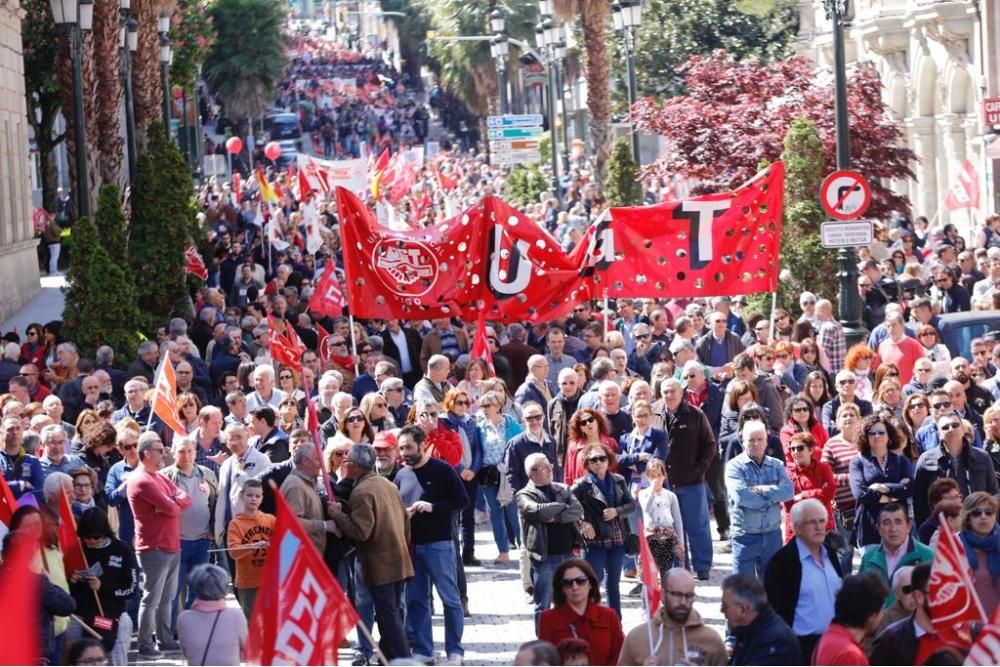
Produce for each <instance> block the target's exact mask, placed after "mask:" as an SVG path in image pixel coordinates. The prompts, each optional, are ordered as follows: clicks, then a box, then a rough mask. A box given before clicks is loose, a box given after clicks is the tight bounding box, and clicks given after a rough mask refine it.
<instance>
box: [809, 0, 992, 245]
mask: <svg viewBox="0 0 1000 667" xmlns="http://www.w3.org/2000/svg"><path fill="white" fill-rule="evenodd" d="M825 4H826V3H825V2H824V1H823V0H802V2H801V4H800V6H799V7H800V33H799V37H800V41H799V47H800V51H801V52H802V53H803V54H804V55H807V56H808V57H810V58H812V59H813V60H814V61H815V62H816V63H817V64H818V65H819V66H820V67H823V68H832V65H833V48H832V23H831V21H830V20H829V19H828V18H827V17H826V11H825V8H824V5H825ZM997 4H998V0H984V1H983V2H981V3H980V2H975V1H969V0H944V1H938V0H850V2H849V5H850V7H849V23H848V24H847V26H846V27H845V31H844V33H845V35H844V36H845V41H846V49H845V52H846V58H847V66H848V69H850V68H851V67H852V66H853V65H855V64H858V63H873V64H874V65H875V67H876V68H877V69H878V72H879V74H880V76H881V79H882V83H883V96H884V99H885V101H886V103H887V105H888V107H889V109H890V113H891V114H892V116H893V118H894V119H895V120H896V121H897V122H898V123H899V124H900V125H901V127H902V130H903V133H904V137H905V142H906V145H908V146H909V147H910V148H911V149H913V151H914V152H916V154H917V156H918V157H919V160H920V161H919V162H918V163H917V165H916V166H915V168H914V171H915V172H916V175H917V178H916V180H915V181H913V180H908V181H898V182H893V183H892V184H891V187H892V189H893V190H895V191H896V192H899V193H901V194H906V195H908V196H909V198H910V202H911V203H912V214H913V216H914V217H915V216H918V215H924V216H927V218H928V219H930V220H932V221H934V224H935V225H937V224H945V223H954V224H956V225H957V226H958V227H959V229H961V230H963V232H965V233H968V232H969V231H971V230H973V229H974V228H975V227H976V226H977V225H978V223H981V221H982V220H983V218H984V216H985V215H986V214H989V213H992V212H993V211H995V210H997V206H996V203H995V193H996V192H997V191H998V190H1000V188H997V187H996V186H995V184H994V182H993V180H994V178H995V176H996V173H995V172H996V170H995V169H994V168H993V165H994V159H993V158H992V157H990V156H989V155H988V153H989V152H990V150H991V147H992V143H991V142H990V141H989V139H991V138H992V136H991V135H990V134H989V130H990V128H986V127H984V126H983V119H982V114H981V110H980V107H981V102H982V100H983V99H984V97H988V96H989V95H990V94H991V93H993V92H994V89H995V88H996V69H995V66H994V68H992V69H991V68H990V67H989V61H990V59H991V56H992V60H993V62H994V63H995V62H996V60H997V59H996V57H995V56H996V48H997V42H996V39H995V34H996V30H997V29H998V28H997V26H996V25H993V26H992V27H990V26H988V22H989V20H990V17H992V21H993V23H994V24H995V23H996V20H997V9H996V5H997ZM997 144H998V145H997V146H996V148H1000V142H997ZM996 148H994V149H993V150H995V149H996ZM998 157H1000V153H998ZM966 160H969V161H970V162H972V164H973V165H974V166H975V168H976V172H977V174H978V178H979V189H980V193H981V195H980V207H979V209H978V210H973V211H969V210H958V211H949V210H948V208H947V207H946V206H945V205H944V196H945V194H946V193H947V191H948V188H949V187H950V186H951V185H952V184H953V183H954V182H955V178H956V176H957V175H958V173H959V170H960V169H961V168H962V165H963V163H964V162H965V161H966Z"/></svg>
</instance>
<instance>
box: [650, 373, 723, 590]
mask: <svg viewBox="0 0 1000 667" xmlns="http://www.w3.org/2000/svg"><path fill="white" fill-rule="evenodd" d="M661 386H662V391H663V407H664V410H665V424H664V426H665V429H664V430H666V432H667V471H668V472H667V476H668V478H669V481H670V486H671V488H672V489H673V491H674V493H676V494H677V499H678V500H679V501H680V506H681V515H682V517H683V519H684V532H685V533H686V534H687V538H688V541H689V543H690V546H691V563H692V565H693V566H694V570H695V572H696V573H697V575H698V579H700V580H701V581H707V580H708V574H709V571H710V570H711V569H712V535H711V533H710V531H709V522H708V493H707V492H706V490H705V474H706V473H707V472H708V469H709V467H710V466H711V465H712V461H713V459H715V457H716V456H718V455H719V451H718V450H719V448H718V446H717V445H716V440H715V434H714V433H713V431H712V425H711V424H709V423H708V418H707V417H706V416H705V413H703V412H702V411H701V410H699V409H698V408H696V407H694V406H693V405H691V404H690V403H688V402H687V401H686V400H685V399H684V388H683V387H682V386H681V383H680V382H678V381H677V380H674V379H673V378H668V379H666V380H664V381H663V384H662V385H661Z"/></svg>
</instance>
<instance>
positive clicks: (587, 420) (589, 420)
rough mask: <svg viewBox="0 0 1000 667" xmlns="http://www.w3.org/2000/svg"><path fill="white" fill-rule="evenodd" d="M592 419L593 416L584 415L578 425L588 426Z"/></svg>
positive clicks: (592, 421)
mask: <svg viewBox="0 0 1000 667" xmlns="http://www.w3.org/2000/svg"><path fill="white" fill-rule="evenodd" d="M594 421H595V420H594V418H593V417H584V418H583V419H581V420H580V426H590V425H591V424H593V423H594Z"/></svg>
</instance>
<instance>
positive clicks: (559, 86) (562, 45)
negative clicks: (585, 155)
mask: <svg viewBox="0 0 1000 667" xmlns="http://www.w3.org/2000/svg"><path fill="white" fill-rule="evenodd" d="M555 49H556V63H557V67H556V91H557V92H558V93H559V106H560V108H561V109H562V141H563V153H562V154H563V173H564V174H569V117H568V116H567V110H566V90H565V88H566V84H565V81H564V79H563V77H564V76H565V74H566V40H564V39H560V40H559V41H558V42H556V46H555Z"/></svg>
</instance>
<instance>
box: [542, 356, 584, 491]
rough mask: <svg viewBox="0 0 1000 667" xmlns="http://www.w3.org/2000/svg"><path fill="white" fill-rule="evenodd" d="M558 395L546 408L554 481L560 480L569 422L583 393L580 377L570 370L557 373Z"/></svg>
mask: <svg viewBox="0 0 1000 667" xmlns="http://www.w3.org/2000/svg"><path fill="white" fill-rule="evenodd" d="M558 384H559V393H558V394H556V395H555V396H554V397H553V398H552V400H551V401H549V404H548V405H547V406H546V409H545V414H546V415H547V417H548V420H547V421H548V425H549V433H551V434H552V439H553V440H555V443H556V457H557V459H558V465H557V467H556V471H557V472H556V479H562V468H563V459H564V457H565V456H566V444H567V442H568V440H569V420H570V418H571V417H572V416H573V413H574V412H576V409H577V406H578V405H579V403H580V397H581V396H582V395H583V392H581V391H580V376H579V375H577V373H576V371H574V370H573V369H572V368H564V369H562V370H561V371H559V379H558Z"/></svg>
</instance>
